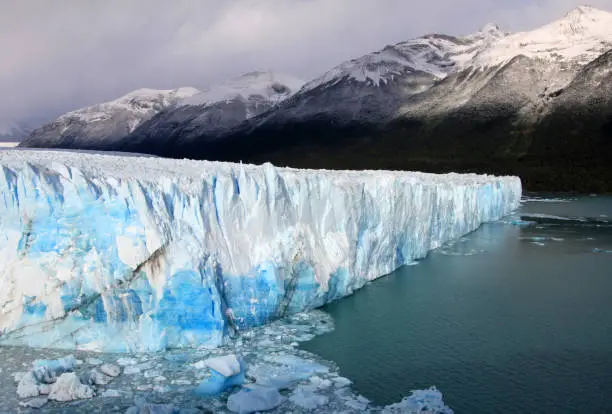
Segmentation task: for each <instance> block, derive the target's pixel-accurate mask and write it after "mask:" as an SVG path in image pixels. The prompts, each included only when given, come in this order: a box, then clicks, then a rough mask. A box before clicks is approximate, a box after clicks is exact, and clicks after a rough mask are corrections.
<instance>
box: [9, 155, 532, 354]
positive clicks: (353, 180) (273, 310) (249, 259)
mask: <svg viewBox="0 0 612 414" xmlns="http://www.w3.org/2000/svg"><path fill="white" fill-rule="evenodd" d="M0 168H1V171H0V306H1V308H2V312H1V313H0V332H1V334H0V343H3V344H14V345H28V346H34V347H51V348H63V349H80V350H91V351H106V352H142V351H157V350H162V349H167V348H180V347H195V346H210V347H215V346H218V345H220V344H222V343H223V341H224V339H225V338H227V337H231V336H233V335H235V334H236V333H237V332H240V331H243V330H245V329H248V328H251V327H254V326H258V325H262V324H265V323H267V322H270V321H272V320H274V319H278V318H281V317H284V316H286V315H290V314H294V313H297V312H301V311H305V310H309V309H313V308H317V307H320V306H322V305H323V304H325V303H327V302H330V301H333V300H336V299H339V298H341V297H343V296H346V295H350V294H351V293H352V292H353V291H355V290H356V289H359V288H360V287H362V286H364V285H365V284H366V283H367V282H369V281H371V280H373V279H376V278H378V277H381V276H383V275H386V274H389V273H391V272H392V271H393V270H395V269H396V268H398V267H400V266H403V265H406V264H410V263H412V262H413V261H414V260H415V259H419V258H422V257H424V256H426V255H427V253H428V252H429V251H430V250H432V249H435V248H437V247H439V246H441V245H442V244H443V243H445V242H447V241H450V240H453V239H456V238H459V237H461V236H462V235H464V234H466V233H469V232H471V231H473V230H475V229H476V228H477V227H478V226H479V225H480V224H481V223H483V222H487V221H493V220H497V219H499V218H501V217H502V216H505V215H507V214H508V213H510V212H511V211H512V210H514V209H515V208H517V207H518V206H519V203H520V199H521V182H520V179H519V178H517V177H494V176H487V175H475V174H467V175H461V174H446V175H435V174H425V173H418V172H399V171H398V172H393V171H326V170H299V169H291V168H278V167H275V166H273V165H271V164H264V165H261V166H254V165H242V164H232V163H221V162H207V161H192V160H171V159H162V158H153V157H127V156H116V155H104V154H95V153H78V152H63V151H62V152H57V151H0Z"/></svg>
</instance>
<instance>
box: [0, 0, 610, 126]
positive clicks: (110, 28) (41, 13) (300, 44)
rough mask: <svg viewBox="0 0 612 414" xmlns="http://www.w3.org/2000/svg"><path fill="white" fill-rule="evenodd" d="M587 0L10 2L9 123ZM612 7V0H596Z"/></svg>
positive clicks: (288, 69) (346, 55)
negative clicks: (138, 91) (134, 93)
mask: <svg viewBox="0 0 612 414" xmlns="http://www.w3.org/2000/svg"><path fill="white" fill-rule="evenodd" d="M583 3H584V0H583V1H580V0H418V1H413V0H233V1H232V0H99V1H94V0H0V121H3V120H4V121H6V120H10V119H12V120H17V121H20V120H25V119H28V118H32V117H39V116H44V117H51V116H56V115H58V114H60V113H63V112H66V111H68V110H71V109H75V108H78V107H82V106H85V105H89V104H92V103H97V102H100V101H104V100H109V99H114V98H116V97H118V96H120V95H123V94H125V93H127V92H129V91H131V90H133V89H137V88H141V87H151V88H163V89H171V88H176V87H179V86H195V87H198V88H201V87H205V86H207V85H210V84H213V83H216V82H220V81H223V80H225V79H228V78H232V77H235V76H238V75H240V74H242V73H245V72H248V71H252V70H254V69H273V70H275V71H278V72H285V73H289V74H293V75H296V76H298V77H301V78H303V79H305V80H308V79H310V78H313V77H315V76H317V75H319V74H321V73H323V72H325V71H326V70H328V69H330V68H331V67H333V66H335V65H336V64H338V63H340V62H341V61H343V60H346V59H350V58H353V57H357V56H360V55H363V54H365V53H368V52H370V51H373V50H377V49H380V48H382V47H384V46H385V45H387V44H391V43H396V42H399V41H402V40H406V39H409V38H411V37H415V36H419V35H422V34H425V33H431V32H441V33H447V34H453V35H461V34H467V33H470V32H473V31H476V30H477V29H479V28H480V27H482V26H484V25H485V24H486V23H488V22H495V23H498V24H499V25H500V26H501V27H502V29H504V30H507V31H519V30H525V29H530V28H534V27H537V26H539V25H542V24H544V23H547V22H549V21H552V20H554V19H556V18H559V17H562V16H563V15H564V14H565V13H567V12H568V11H570V10H571V9H572V8H574V7H576V6H578V5H581V4H583ZM590 4H591V5H593V6H595V7H598V8H601V9H605V10H608V11H612V0H590Z"/></svg>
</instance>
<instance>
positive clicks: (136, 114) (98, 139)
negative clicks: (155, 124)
mask: <svg viewBox="0 0 612 414" xmlns="http://www.w3.org/2000/svg"><path fill="white" fill-rule="evenodd" d="M199 92H200V91H198V90H197V89H195V88H190V87H187V88H178V89H172V90H157V89H138V90H135V91H133V92H130V93H128V94H127V95H124V96H122V97H120V98H118V99H116V100H113V101H109V102H104V103H101V104H97V105H92V106H89V107H86V108H82V109H78V110H76V111H72V112H68V113H66V114H64V115H62V116H60V117H59V118H57V119H56V120H55V121H54V122H52V123H50V124H47V125H44V126H42V127H41V128H38V129H36V130H35V131H34V132H33V133H32V134H31V135H30V136H28V137H27V139H25V140H24V141H23V142H22V144H21V146H29V147H53V146H58V147H62V146H67V147H72V146H77V147H86V148H96V147H104V146H108V145H112V144H113V143H115V142H116V141H117V140H119V139H121V138H123V137H125V136H126V135H128V134H130V133H131V132H133V131H134V129H136V127H138V126H139V125H140V124H141V123H143V122H144V121H146V120H148V119H150V118H152V117H153V116H154V115H155V114H157V113H158V112H160V111H162V110H163V109H165V108H168V107H171V106H173V105H176V104H177V103H178V102H180V101H182V100H183V99H185V98H188V97H190V96H193V95H195V94H197V93H199Z"/></svg>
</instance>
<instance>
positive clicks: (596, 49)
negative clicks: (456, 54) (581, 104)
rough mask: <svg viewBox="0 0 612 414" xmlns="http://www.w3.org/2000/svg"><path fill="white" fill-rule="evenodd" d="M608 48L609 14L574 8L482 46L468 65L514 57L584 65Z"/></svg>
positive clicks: (610, 42)
mask: <svg viewBox="0 0 612 414" xmlns="http://www.w3.org/2000/svg"><path fill="white" fill-rule="evenodd" d="M609 49H612V13H608V12H605V11H602V10H598V9H595V8H593V7H589V6H582V7H578V8H576V9H574V10H572V11H571V12H569V13H568V14H566V15H565V16H564V17H563V18H562V19H559V20H556V21H554V22H552V23H550V24H547V25H545V26H542V27H540V28H538V29H536V30H532V31H528V32H522V33H516V34H514V35H511V36H507V37H505V38H503V39H500V40H499V41H497V42H495V43H493V44H491V45H490V47H487V48H485V49H484V50H483V51H482V52H481V53H479V54H478V55H477V56H476V57H475V58H474V60H473V62H472V63H471V65H472V66H495V65H499V64H501V63H503V62H507V61H509V60H510V59H512V58H514V57H515V56H519V55H523V56H526V57H530V58H538V59H544V60H548V61H557V62H558V61H566V62H572V63H577V64H581V65H584V64H587V63H589V62H590V61H592V60H593V59H595V58H596V57H597V56H599V55H601V54H602V53H603V52H605V51H607V50H609Z"/></svg>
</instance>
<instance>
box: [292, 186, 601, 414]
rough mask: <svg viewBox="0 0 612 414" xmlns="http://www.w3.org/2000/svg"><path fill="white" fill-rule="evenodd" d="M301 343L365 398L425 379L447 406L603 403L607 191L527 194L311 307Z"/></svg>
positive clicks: (398, 392)
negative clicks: (324, 329)
mask: <svg viewBox="0 0 612 414" xmlns="http://www.w3.org/2000/svg"><path fill="white" fill-rule="evenodd" d="M323 310H324V311H326V312H328V313H329V314H330V315H331V316H332V317H333V319H334V323H335V327H336V329H335V330H334V331H333V332H331V333H327V334H324V335H322V336H318V337H316V338H315V339H313V340H312V341H310V342H306V343H304V344H303V345H302V347H303V348H305V349H306V350H308V351H311V352H314V353H316V354H318V355H320V356H321V357H323V358H325V359H328V360H332V361H334V362H336V363H337V364H338V366H339V368H340V373H341V374H342V375H343V376H346V377H348V378H350V379H351V380H353V381H354V387H355V388H356V390H357V391H358V392H359V393H361V394H363V395H364V396H366V397H368V398H370V399H373V400H374V401H375V402H376V403H379V404H387V403H390V402H393V401H397V400H399V399H401V398H402V396H404V395H406V394H408V393H409V391H410V390H413V389H417V388H424V387H428V386H430V385H435V386H437V387H438V388H439V389H440V390H441V391H442V392H443V394H444V401H445V403H446V404H447V405H449V406H450V407H451V408H453V409H454V410H455V412H456V413H479V412H483V413H485V412H486V413H493V412H530V413H537V412H555V413H559V412H612V198H610V197H594V196H591V197H589V196H586V197H578V198H563V197H555V196H554V195H535V196H534V195H532V196H531V197H527V198H525V200H524V202H523V204H522V207H521V209H520V210H519V211H518V212H517V213H516V214H514V215H513V216H511V217H508V218H505V219H504V220H502V221H500V222H496V223H490V224H486V225H484V226H483V227H481V228H480V229H479V230H477V231H476V232H474V233H472V234H469V235H467V236H466V237H464V238H462V239H461V240H459V241H457V242H456V243H454V244H451V245H447V246H444V247H442V248H440V249H438V250H437V251H435V252H432V253H431V254H430V255H429V256H428V257H427V258H426V259H424V260H421V261H420V262H418V264H417V265H416V266H410V267H405V268H402V269H400V270H398V271H396V272H395V273H393V274H392V275H390V276H388V277H385V278H381V279H378V280H377V281H375V282H373V283H371V284H370V285H369V286H367V287H366V288H364V289H362V290H360V291H358V292H356V294H354V295H353V296H351V297H349V298H345V299H343V300H341V301H339V302H336V303H333V304H330V305H328V306H326V307H324V308H323Z"/></svg>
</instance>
